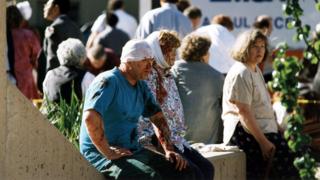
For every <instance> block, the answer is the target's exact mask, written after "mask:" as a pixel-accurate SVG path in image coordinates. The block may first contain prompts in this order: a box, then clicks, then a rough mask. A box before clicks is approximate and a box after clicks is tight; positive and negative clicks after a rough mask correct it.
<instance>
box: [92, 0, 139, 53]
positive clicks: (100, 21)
mask: <svg viewBox="0 0 320 180" xmlns="http://www.w3.org/2000/svg"><path fill="white" fill-rule="evenodd" d="M124 9H125V3H124V1H123V0H110V1H109V3H108V5H107V6H106V10H105V11H103V13H102V14H101V15H100V16H98V17H97V19H96V20H95V21H94V23H93V25H92V27H91V34H90V36H89V38H88V42H87V44H86V46H87V47H88V48H90V47H91V46H92V45H93V42H94V41H95V39H96V37H97V36H98V35H99V34H100V33H101V32H102V31H104V30H105V29H106V28H107V26H108V25H107V13H108V12H110V13H114V14H115V15H116V16H117V17H118V23H117V25H116V28H118V29H121V30H122V31H124V32H125V33H127V35H128V36H129V37H130V39H132V38H133V37H134V36H135V32H136V29H137V26H138V24H137V21H136V19H135V18H134V17H133V16H132V15H130V14H128V13H127V12H126V11H125V10H124Z"/></svg>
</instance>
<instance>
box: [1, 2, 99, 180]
mask: <svg viewBox="0 0 320 180" xmlns="http://www.w3.org/2000/svg"><path fill="white" fill-rule="evenodd" d="M5 7H6V5H5V0H0V128H1V129H0V179H1V180H15V179H19V180H20V179H44V180H46V179H48V180H49V179H59V180H60V179H65V180H69V179H77V180H80V179H96V180H99V179H101V180H102V179H104V178H103V177H102V175H101V174H99V173H98V172H97V171H96V170H95V169H94V168H93V167H91V166H90V165H89V163H88V162H87V161H86V160H85V159H84V158H83V157H82V156H81V155H80V153H79V151H78V150H76V149H75V148H74V147H73V145H72V144H70V143H69V142H68V141H67V140H66V139H65V137H64V136H63V135H61V134H60V133H59V132H58V130H57V129H56V128H55V127H54V126H52V125H51V124H50V123H49V122H48V120H46V119H45V117H43V116H42V114H41V113H40V112H39V111H38V110H37V109H36V108H34V107H33V105H32V104H31V102H30V101H29V100H27V99H26V98H25V97H24V96H23V95H22V94H21V93H20V92H19V91H18V90H17V88H16V87H15V86H13V85H11V84H10V83H9V82H7V78H6V73H5V61H4V57H5V52H4V47H5V44H4V42H6V40H5Z"/></svg>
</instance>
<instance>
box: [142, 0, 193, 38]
mask: <svg viewBox="0 0 320 180" xmlns="http://www.w3.org/2000/svg"><path fill="white" fill-rule="evenodd" d="M177 1H178V0H160V4H161V7H159V8H157V9H153V10H151V11H149V12H147V13H146V14H145V15H144V16H143V17H142V19H141V21H140V24H139V26H138V28H137V32H136V38H138V39H144V38H146V37H147V36H148V35H149V34H151V33H152V32H154V31H158V30H160V29H168V30H174V31H176V32H177V33H178V35H179V37H180V38H183V37H185V36H186V35H187V34H189V33H190V32H191V31H192V26H191V22H190V20H189V19H188V18H187V17H186V16H184V15H183V14H182V13H181V12H180V11H179V10H178V9H177V6H176V3H177Z"/></svg>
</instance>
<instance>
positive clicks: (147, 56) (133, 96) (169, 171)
mask: <svg viewBox="0 0 320 180" xmlns="http://www.w3.org/2000/svg"><path fill="white" fill-rule="evenodd" d="M152 61H153V54H152V51H151V48H150V46H149V45H148V44H147V43H146V42H145V41H144V40H131V41H129V42H128V43H127V44H126V45H125V46H124V47H123V51H122V55H121V64H120V66H119V68H114V69H112V70H110V71H106V72H104V73H101V74H100V75H98V76H97V77H96V78H95V80H94V81H93V82H92V84H91V85H90V87H89V89H88V91H87V94H86V97H85V102H84V108H83V119H82V123H81V130H80V152H81V154H82V155H83V156H84V157H85V158H86V159H87V160H88V161H89V162H90V163H91V164H92V165H93V166H94V167H95V168H96V169H97V170H98V171H100V172H101V173H103V174H104V175H105V176H106V177H107V178H110V177H111V178H113V179H196V177H195V170H194V169H192V167H191V166H189V165H188V162H187V161H186V160H185V159H184V158H183V157H182V156H181V155H179V154H178V153H176V152H175V151H174V148H173V145H172V142H171V140H170V130H169V128H168V125H167V123H166V120H165V117H164V115H163V113H162V111H161V108H160V107H159V106H158V104H157V103H156V101H155V99H154V98H153V96H152V94H151V92H150V90H149V88H148V87H147V85H146V83H145V82H144V81H143V80H144V79H146V78H147V77H148V75H149V73H150V72H151V64H152ZM140 116H144V117H149V118H150V121H151V122H152V123H153V125H154V126H156V127H157V128H158V130H159V131H158V132H159V133H158V134H157V137H158V139H159V142H160V144H161V145H162V147H163V149H164V154H159V153H156V152H153V151H150V150H147V149H145V148H143V147H142V146H141V145H140V144H139V143H138V141H137V140H138V136H137V135H138V134H137V123H138V119H139V117H140Z"/></svg>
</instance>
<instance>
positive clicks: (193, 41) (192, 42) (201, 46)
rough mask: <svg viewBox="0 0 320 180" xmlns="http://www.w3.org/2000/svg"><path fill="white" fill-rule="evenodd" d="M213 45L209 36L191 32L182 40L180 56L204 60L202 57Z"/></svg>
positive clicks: (188, 59) (192, 59)
mask: <svg viewBox="0 0 320 180" xmlns="http://www.w3.org/2000/svg"><path fill="white" fill-rule="evenodd" d="M210 46H211V40H210V39H209V38H208V37H205V36H201V35H197V34H190V35H188V36H186V37H185V38H184V39H183V40H182V45H181V48H180V57H181V58H182V59H184V60H186V61H203V59H202V57H203V56H204V55H206V54H207V52H208V50H209V48H210Z"/></svg>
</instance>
